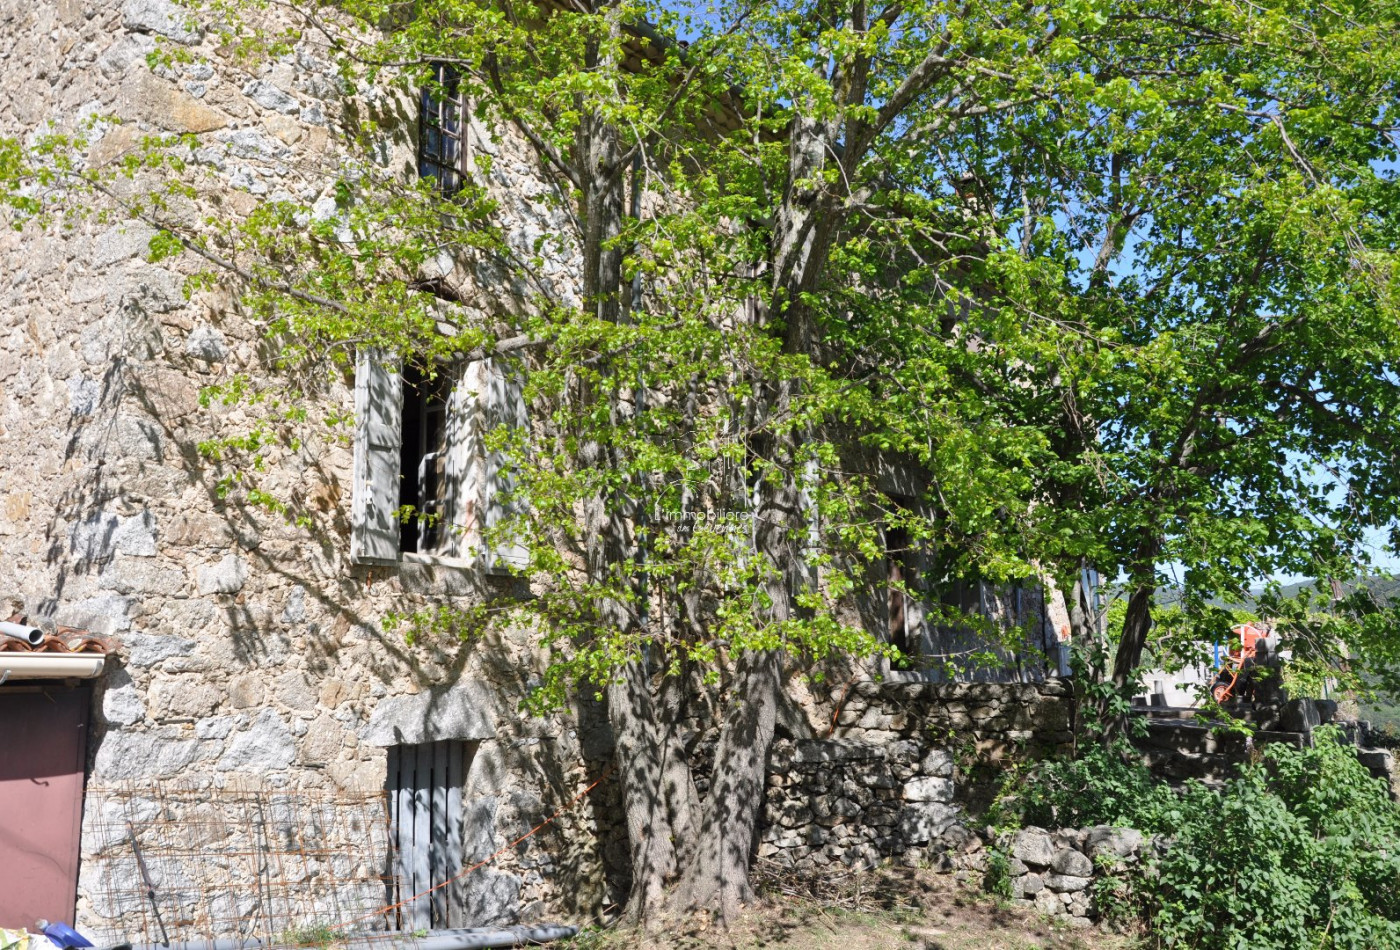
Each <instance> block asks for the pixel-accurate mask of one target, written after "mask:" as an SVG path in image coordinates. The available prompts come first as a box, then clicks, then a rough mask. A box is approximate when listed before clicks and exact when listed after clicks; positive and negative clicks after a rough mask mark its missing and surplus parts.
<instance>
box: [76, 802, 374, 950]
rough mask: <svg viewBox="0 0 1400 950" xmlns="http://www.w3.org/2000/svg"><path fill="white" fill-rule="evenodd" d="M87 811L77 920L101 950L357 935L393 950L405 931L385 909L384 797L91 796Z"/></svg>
mask: <svg viewBox="0 0 1400 950" xmlns="http://www.w3.org/2000/svg"><path fill="white" fill-rule="evenodd" d="M85 812H86V813H85V816H84V822H83V824H84V828H83V845H84V852H85V853H84V855H83V869H82V874H81V879H80V887H79V889H80V891H81V892H82V893H83V895H84V896H85V897H86V902H87V905H88V906H87V907H86V908H83V910H82V911H80V913H81V914H82V918H83V919H84V920H85V921H86V923H87V925H88V926H87V929H88V930H89V931H92V932H93V937H94V941H93V942H94V943H96V944H97V945H98V946H106V945H111V944H115V943H118V942H123V941H131V942H133V943H151V944H154V943H162V942H166V941H169V942H177V941H178V942H188V943H192V944H196V945H198V944H210V945H212V941H213V940H214V939H217V938H243V939H245V940H246V939H254V940H258V941H260V942H261V943H262V945H263V946H265V947H277V946H299V945H319V944H325V943H328V942H331V940H332V938H333V937H334V936H335V935H336V934H344V935H349V934H352V933H353V934H364V935H366V936H368V937H369V938H370V940H371V942H375V941H374V938H373V935H374V934H376V933H378V934H382V935H383V936H384V938H385V943H386V945H387V941H388V936H389V934H388V931H391V930H394V929H395V928H396V927H397V926H398V922H397V920H395V919H394V917H393V915H392V913H389V912H384V911H383V910H382V909H383V908H384V906H385V905H386V904H388V903H390V900H389V896H390V895H391V894H393V893H395V891H396V890H397V882H396V880H395V878H394V875H393V873H392V871H391V864H390V856H389V853H388V846H389V845H388V842H389V835H388V830H389V810H388V808H387V805H386V802H385V799H384V795H383V793H377V792H362V793H354V792H345V791H331V790H323V789H313V790H289V789H280V788H270V787H266V786H264V785H260V784H244V785H240V786H237V787H233V788H198V787H193V786H182V785H173V784H151V785H126V786H119V787H96V788H94V787H89V789H88V795H87V805H86V810H85ZM148 881H149V885H148ZM332 928H337V930H336V931H335V932H334V933H333V931H332Z"/></svg>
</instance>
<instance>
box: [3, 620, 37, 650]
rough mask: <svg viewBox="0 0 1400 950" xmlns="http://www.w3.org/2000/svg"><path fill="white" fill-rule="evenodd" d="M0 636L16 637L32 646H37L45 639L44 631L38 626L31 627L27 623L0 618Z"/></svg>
mask: <svg viewBox="0 0 1400 950" xmlns="http://www.w3.org/2000/svg"><path fill="white" fill-rule="evenodd" d="M0 637H14V638H15V639H16V640H23V641H24V642H25V643H27V644H29V645H30V646H32V647H37V646H38V645H39V644H40V643H42V642H43V640H44V631H42V630H40V629H39V628H38V627H31V626H29V624H27V623H10V621H8V620H0Z"/></svg>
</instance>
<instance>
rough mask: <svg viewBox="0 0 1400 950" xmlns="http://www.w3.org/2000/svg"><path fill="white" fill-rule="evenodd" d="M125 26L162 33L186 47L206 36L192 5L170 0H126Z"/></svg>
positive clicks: (123, 15) (123, 24)
mask: <svg viewBox="0 0 1400 950" xmlns="http://www.w3.org/2000/svg"><path fill="white" fill-rule="evenodd" d="M122 26H124V27H126V28H127V29H128V30H131V31H133V32H136V33H159V34H160V35H161V36H164V37H166V38H167V39H172V40H174V41H175V42H177V43H183V44H184V45H186V46H193V45H195V44H196V43H198V42H199V41H200V39H201V38H202V36H203V33H202V31H201V30H200V29H199V27H198V25H196V24H195V22H194V17H193V16H192V15H191V12H190V8H189V7H185V6H179V5H177V4H175V3H172V2H171V0H126V3H124V4H122Z"/></svg>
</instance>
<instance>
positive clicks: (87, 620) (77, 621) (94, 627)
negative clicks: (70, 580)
mask: <svg viewBox="0 0 1400 950" xmlns="http://www.w3.org/2000/svg"><path fill="white" fill-rule="evenodd" d="M133 606H134V603H133V601H132V599H131V598H130V597H125V596H122V595H121V594H111V593H108V594H98V595H97V596H95V597H86V598H84V599H82V600H80V601H77V602H76V603H72V604H65V605H63V606H62V607H60V608H59V609H58V613H57V614H55V615H54V621H55V622H56V623H58V624H59V625H61V626H65V627H79V628H82V629H84V630H91V631H92V632H93V633H104V634H110V633H116V632H118V631H121V630H126V629H127V628H129V627H130V626H131V610H132V607H133Z"/></svg>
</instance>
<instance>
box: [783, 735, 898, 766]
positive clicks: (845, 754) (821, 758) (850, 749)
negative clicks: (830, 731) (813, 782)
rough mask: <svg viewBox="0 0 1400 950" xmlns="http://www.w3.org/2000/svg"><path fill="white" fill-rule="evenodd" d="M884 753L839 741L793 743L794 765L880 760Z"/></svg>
mask: <svg viewBox="0 0 1400 950" xmlns="http://www.w3.org/2000/svg"><path fill="white" fill-rule="evenodd" d="M882 758H884V753H883V752H882V751H881V750H880V749H878V748H872V747H871V746H869V745H867V744H865V743H862V742H849V741H845V740H840V739H801V740H798V741H797V742H794V743H793V750H792V761H793V764H794V765H814V764H818V763H821V764H833V763H837V762H861V761H868V760H871V759H882Z"/></svg>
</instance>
